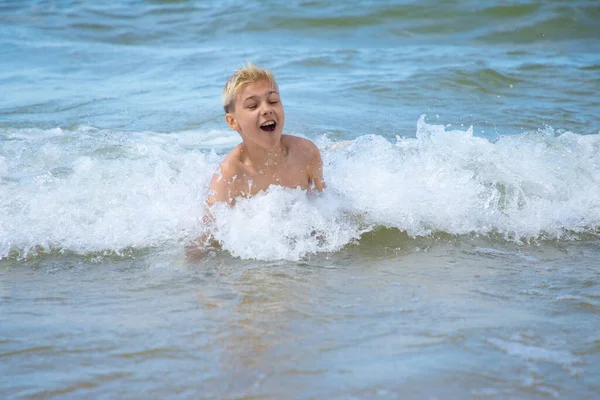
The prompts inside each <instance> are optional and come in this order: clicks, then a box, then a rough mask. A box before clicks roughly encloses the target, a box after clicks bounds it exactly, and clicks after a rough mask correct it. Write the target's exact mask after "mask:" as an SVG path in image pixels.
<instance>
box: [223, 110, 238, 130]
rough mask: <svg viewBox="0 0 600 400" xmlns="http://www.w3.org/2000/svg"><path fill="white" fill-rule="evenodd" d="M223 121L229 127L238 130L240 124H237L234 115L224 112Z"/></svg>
mask: <svg viewBox="0 0 600 400" xmlns="http://www.w3.org/2000/svg"><path fill="white" fill-rule="evenodd" d="M225 121H226V122H227V125H229V127H230V128H231V129H233V130H234V131H238V132H239V131H240V124H238V122H237V119H235V117H234V116H233V115H231V114H230V113H227V114H225Z"/></svg>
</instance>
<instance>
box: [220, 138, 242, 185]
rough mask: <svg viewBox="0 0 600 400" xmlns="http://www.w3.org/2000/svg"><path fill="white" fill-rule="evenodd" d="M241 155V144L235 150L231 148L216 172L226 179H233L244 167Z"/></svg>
mask: <svg viewBox="0 0 600 400" xmlns="http://www.w3.org/2000/svg"><path fill="white" fill-rule="evenodd" d="M240 155H241V146H240V145H238V146H236V147H235V148H234V149H233V150H231V151H230V152H229V153H228V154H227V155H226V156H225V158H223V161H221V164H220V165H219V170H218V171H217V173H216V174H219V175H221V176H222V177H223V178H224V179H226V180H228V181H231V180H232V179H233V178H234V177H235V176H237V175H238V174H239V172H240V170H241V168H242V162H241V160H240Z"/></svg>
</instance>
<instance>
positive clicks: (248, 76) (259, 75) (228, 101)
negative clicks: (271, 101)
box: [221, 61, 277, 113]
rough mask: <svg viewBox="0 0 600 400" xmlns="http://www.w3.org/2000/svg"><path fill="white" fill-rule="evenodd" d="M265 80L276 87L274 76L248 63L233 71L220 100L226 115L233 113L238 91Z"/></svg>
mask: <svg viewBox="0 0 600 400" xmlns="http://www.w3.org/2000/svg"><path fill="white" fill-rule="evenodd" d="M262 80H266V81H269V82H270V83H272V84H273V85H274V86H275V87H277V82H276V81H275V76H273V73H272V72H271V71H269V70H266V69H264V68H261V67H258V66H256V65H254V64H252V62H250V61H248V65H247V66H245V67H242V68H240V69H238V70H237V71H235V72H234V73H233V75H231V77H230V78H229V79H228V80H227V83H225V87H224V88H223V93H222V94H221V100H222V102H223V109H224V110H225V112H226V113H228V112H232V111H235V96H236V95H237V93H238V92H239V91H240V89H241V88H242V87H243V86H245V85H248V84H250V83H255V82H258V81H262Z"/></svg>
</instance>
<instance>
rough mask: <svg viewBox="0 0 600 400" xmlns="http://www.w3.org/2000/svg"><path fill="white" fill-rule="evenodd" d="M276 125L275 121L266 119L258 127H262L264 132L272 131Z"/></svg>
mask: <svg viewBox="0 0 600 400" xmlns="http://www.w3.org/2000/svg"><path fill="white" fill-rule="evenodd" d="M276 126H277V123H276V122H275V121H267V122H265V123H264V124H262V125H261V126H260V129H262V130H263V131H265V132H273V131H274V130H275V127H276Z"/></svg>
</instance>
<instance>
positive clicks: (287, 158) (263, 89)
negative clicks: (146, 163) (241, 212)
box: [186, 63, 325, 260]
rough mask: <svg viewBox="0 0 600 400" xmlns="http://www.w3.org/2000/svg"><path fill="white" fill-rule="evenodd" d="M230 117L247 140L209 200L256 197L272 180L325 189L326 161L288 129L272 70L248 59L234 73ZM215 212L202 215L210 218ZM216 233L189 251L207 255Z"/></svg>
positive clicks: (227, 102)
mask: <svg viewBox="0 0 600 400" xmlns="http://www.w3.org/2000/svg"><path fill="white" fill-rule="evenodd" d="M222 100H223V108H224V109H225V121H226V122H227V125H229V127H231V129H233V130H235V131H237V132H239V134H240V136H241V137H242V143H240V144H239V145H237V146H236V147H235V148H234V149H233V150H231V151H230V152H229V154H227V155H226V156H225V158H224V159H223V161H222V162H221V164H220V165H219V168H218V169H217V172H215V174H214V175H213V177H212V179H211V182H210V191H209V195H208V198H207V200H206V204H207V205H208V207H211V206H213V205H214V204H215V203H217V202H225V203H227V204H228V205H230V206H232V205H233V204H235V201H236V199H237V198H239V197H245V198H248V197H252V196H254V195H255V194H257V193H259V192H261V191H265V190H267V189H268V188H269V186H271V185H279V186H283V187H289V188H298V187H299V188H301V189H304V190H306V191H312V190H316V191H319V192H320V191H322V190H323V189H324V188H325V182H324V181H323V163H322V161H321V154H320V153H319V149H318V148H317V146H315V145H314V144H313V143H312V142H311V141H310V140H307V139H303V138H300V137H297V136H292V135H283V134H282V131H283V123H284V121H285V116H284V112H283V105H282V104H281V99H280V98H279V88H278V86H277V83H276V82H275V77H274V76H273V74H272V73H271V72H270V71H267V70H265V69H263V68H260V67H257V66H255V65H253V64H252V63H248V66H247V67H243V68H240V69H239V70H237V71H235V73H234V74H233V75H232V76H231V77H230V78H229V80H228V81H227V83H226V84H225V88H224V89H223V95H222ZM211 220H212V216H211V215H210V212H208V213H207V216H205V217H204V218H203V222H204V223H205V224H210V222H211ZM211 242H212V238H211V237H210V235H209V234H205V235H203V236H202V237H201V238H198V239H196V240H194V241H192V243H191V244H190V245H188V246H186V251H187V255H188V257H190V258H192V259H196V260H198V259H201V258H203V257H204V251H203V249H202V248H203V247H204V246H206V245H210V244H211Z"/></svg>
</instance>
